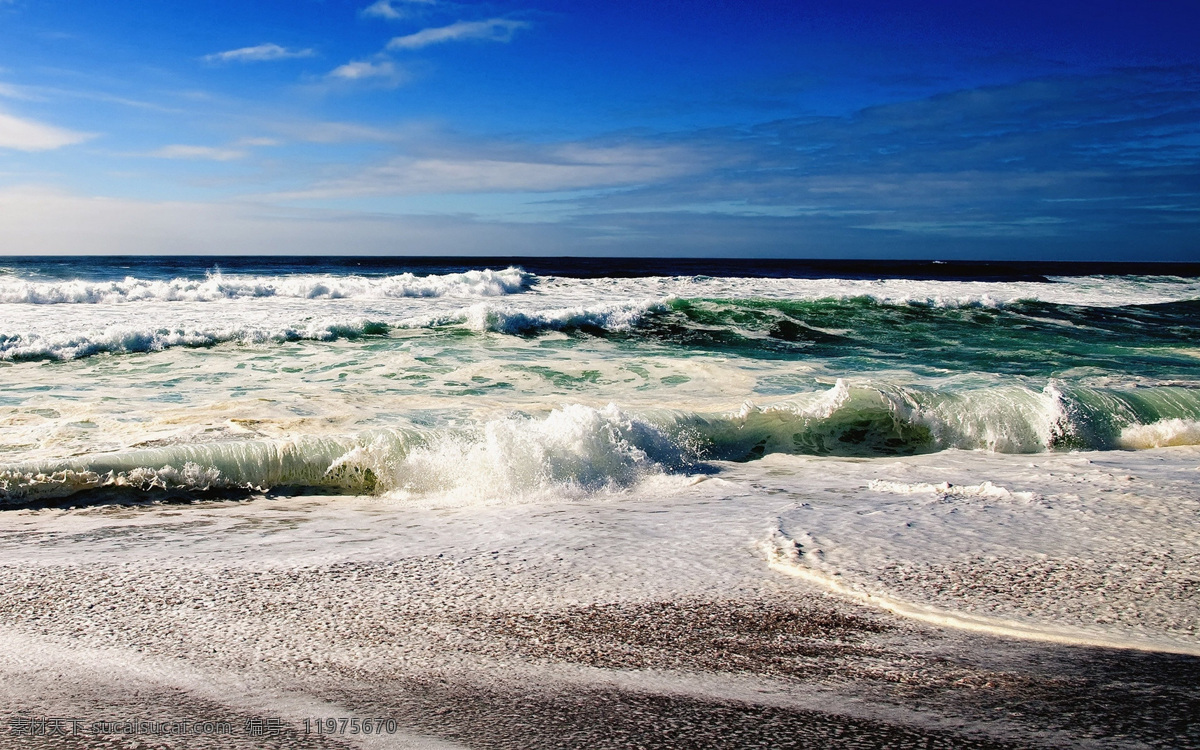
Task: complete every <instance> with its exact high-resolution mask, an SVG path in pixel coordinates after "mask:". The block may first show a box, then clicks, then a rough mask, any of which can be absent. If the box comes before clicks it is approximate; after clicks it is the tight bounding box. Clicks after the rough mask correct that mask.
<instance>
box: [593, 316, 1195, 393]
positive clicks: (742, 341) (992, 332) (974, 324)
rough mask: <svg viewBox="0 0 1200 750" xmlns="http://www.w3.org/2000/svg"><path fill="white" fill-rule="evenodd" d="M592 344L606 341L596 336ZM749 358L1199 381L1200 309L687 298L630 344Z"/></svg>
mask: <svg viewBox="0 0 1200 750" xmlns="http://www.w3.org/2000/svg"><path fill="white" fill-rule="evenodd" d="M588 332H589V333H596V332H597V331H594V330H589V331H588ZM616 335H618V336H626V337H629V338H632V339H642V338H651V339H655V340H659V341H663V342H669V343H673V344H677V345H680V346H685V347H691V348H695V349H701V350H720V351H723V352H725V353H729V354H735V355H737V354H741V355H744V356H751V357H783V358H812V359H823V360H830V361H831V364H834V365H838V366H837V368H836V369H839V370H843V371H848V372H854V371H864V370H865V371H871V370H881V369H892V368H905V369H912V370H914V371H917V372H930V373H935V372H937V371H946V370H949V371H954V372H985V373H997V374H1007V375H1024V376H1031V377H1050V376H1055V375H1058V374H1061V373H1064V372H1068V371H1071V370H1076V369H1080V368H1088V369H1091V370H1101V371H1106V372H1114V373H1125V374H1132V375H1144V376H1148V377H1155V378H1161V379H1181V378H1188V377H1194V374H1195V364H1196V362H1197V360H1196V358H1195V356H1193V355H1192V354H1191V353H1190V351H1189V350H1192V349H1193V348H1194V347H1195V346H1196V344H1197V342H1200V302H1197V301H1188V302H1173V303H1167V304H1161V305H1146V306H1131V307H1120V308H1093V307H1076V306H1070V305H1055V304H1051V303H1045V302H1017V303H1011V304H1008V305H1005V306H1003V307H996V308H991V307H983V306H973V307H935V306H931V305H925V304H899V305H896V304H881V303H877V302H875V301H873V300H871V299H868V298H858V299H848V300H817V301H774V300H723V299H679V300H673V301H671V302H669V303H667V304H666V305H665V306H664V308H663V309H662V310H660V311H652V312H651V313H649V314H648V315H646V316H645V317H644V318H643V319H642V320H641V321H640V322H639V324H638V325H637V327H636V329H635V330H634V331H633V332H632V333H630V334H616Z"/></svg>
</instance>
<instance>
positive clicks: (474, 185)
mask: <svg viewBox="0 0 1200 750" xmlns="http://www.w3.org/2000/svg"><path fill="white" fill-rule="evenodd" d="M704 164H705V161H704V160H703V159H702V158H700V157H699V156H698V155H697V154H695V153H693V152H690V151H687V150H685V149H681V148H675V147H652V146H616V147H596V146H585V145H580V144H565V145H561V146H557V147H553V148H549V149H545V150H542V151H541V152H538V153H530V154H526V155H524V156H509V157H507V158H489V157H479V156H470V155H466V156H448V157H440V158H439V157H434V158H416V159H414V158H405V157H401V158H396V159H392V160H391V161H389V162H386V163H384V164H380V165H377V166H374V167H371V168H369V169H366V170H364V171H363V172H361V173H359V174H358V175H355V176H353V177H348V178H346V179H342V180H333V181H329V182H325V183H322V184H318V185H316V186H314V187H313V188H312V189H310V190H305V191H302V192H298V193H291V194H287V195H281V196H275V197H277V198H290V199H296V198H330V197H347V196H365V195H421V194H445V193H516V192H550V191H557V190H582V189H589V188H604V187H615V186H618V185H635V184H641V183H648V182H654V181H657V180H662V179H667V178H670V177H676V176H679V175H683V174H687V173H689V172H692V171H695V170H696V169H698V168H699V167H701V166H703V165H704Z"/></svg>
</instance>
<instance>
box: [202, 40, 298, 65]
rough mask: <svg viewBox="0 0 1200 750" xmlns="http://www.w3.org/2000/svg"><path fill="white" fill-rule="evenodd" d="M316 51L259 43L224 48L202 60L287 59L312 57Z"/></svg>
mask: <svg viewBox="0 0 1200 750" xmlns="http://www.w3.org/2000/svg"><path fill="white" fill-rule="evenodd" d="M315 54H316V52H315V51H314V50H311V49H288V48H287V47H280V46H279V45H278V44H259V45H256V46H254V47H242V48H240V49H231V50H226V51H225V52H215V53H213V54H211V55H205V56H204V61H205V62H210V63H225V62H265V61H267V60H287V59H291V58H295V57H312V56H313V55H315Z"/></svg>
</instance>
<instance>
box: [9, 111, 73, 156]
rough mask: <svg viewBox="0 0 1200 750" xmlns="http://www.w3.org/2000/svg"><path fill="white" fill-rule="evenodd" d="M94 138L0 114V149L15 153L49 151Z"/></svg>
mask: <svg viewBox="0 0 1200 750" xmlns="http://www.w3.org/2000/svg"><path fill="white" fill-rule="evenodd" d="M92 137H94V136H93V135H92V134H90V133H79V132H77V131H74V130H66V129H65V128H57V127H55V126H53V125H45V124H43V123H40V122H34V121H33V120H24V119H21V118H20V117H13V116H12V115H6V114H4V113H3V112H0V148H10V149H14V150H16V151H50V150H52V149H56V148H61V147H63V146H70V145H73V144H76V143H82V142H84V141H86V140H88V139H89V138H92Z"/></svg>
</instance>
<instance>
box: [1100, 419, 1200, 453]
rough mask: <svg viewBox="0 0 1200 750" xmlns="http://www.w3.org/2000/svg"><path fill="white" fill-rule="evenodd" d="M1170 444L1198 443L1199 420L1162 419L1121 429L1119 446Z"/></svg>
mask: <svg viewBox="0 0 1200 750" xmlns="http://www.w3.org/2000/svg"><path fill="white" fill-rule="evenodd" d="M1170 445H1200V422H1198V421H1196V420H1194V419H1163V420H1159V421H1157V422H1153V423H1151V424H1135V425H1130V426H1129V427H1126V428H1125V429H1123V430H1121V438H1120V446H1121V447H1122V448H1128V449H1132V450H1138V449H1145V448H1162V447H1165V446H1170Z"/></svg>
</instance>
